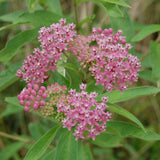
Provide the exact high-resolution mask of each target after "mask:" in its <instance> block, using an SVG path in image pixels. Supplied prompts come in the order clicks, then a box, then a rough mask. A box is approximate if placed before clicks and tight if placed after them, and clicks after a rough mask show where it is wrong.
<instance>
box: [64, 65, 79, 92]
mask: <svg viewBox="0 0 160 160" xmlns="http://www.w3.org/2000/svg"><path fill="white" fill-rule="evenodd" d="M64 67H65V69H66V72H67V76H68V77H69V79H70V88H72V89H77V91H79V90H80V89H79V85H80V84H81V83H82V81H81V78H80V76H79V74H78V73H79V71H78V70H77V69H76V67H75V66H74V65H73V64H70V63H68V64H66V65H65V66H64Z"/></svg>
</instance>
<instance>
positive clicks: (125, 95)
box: [97, 86, 160, 103]
mask: <svg viewBox="0 0 160 160" xmlns="http://www.w3.org/2000/svg"><path fill="white" fill-rule="evenodd" d="M158 92H160V88H156V87H152V86H142V87H135V88H129V89H128V90H124V91H123V92H122V93H121V92H120V91H112V92H107V93H104V94H101V95H99V96H98V97H97V100H101V97H103V96H104V95H105V96H108V99H109V102H111V103H116V102H123V101H126V100H129V99H132V98H136V97H141V96H148V95H152V94H154V95H155V94H157V93H158Z"/></svg>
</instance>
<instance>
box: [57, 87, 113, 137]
mask: <svg viewBox="0 0 160 160" xmlns="http://www.w3.org/2000/svg"><path fill="white" fill-rule="evenodd" d="M80 88H81V92H76V90H73V89H71V90H70V91H69V94H68V96H67V101H65V102H62V101H60V102H58V103H57V109H58V110H57V111H58V112H63V113H64V115H65V118H64V119H63V120H62V121H61V122H62V124H63V127H64V128H68V130H71V128H73V127H75V130H74V133H73V135H75V136H76V140H78V139H79V138H82V139H84V138H85V137H86V135H87V137H90V138H92V139H93V140H94V139H95V136H96V135H99V134H100V133H101V132H102V131H105V128H106V122H107V121H109V119H110V118H111V113H109V112H108V111H106V109H107V108H108V105H106V102H107V101H108V98H107V97H103V98H102V102H101V103H98V102H97V100H96V99H95V98H96V97H97V95H98V94H97V93H96V92H91V93H90V94H89V93H87V92H86V91H85V88H86V85H85V84H81V85H80Z"/></svg>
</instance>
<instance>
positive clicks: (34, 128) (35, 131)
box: [29, 122, 46, 141]
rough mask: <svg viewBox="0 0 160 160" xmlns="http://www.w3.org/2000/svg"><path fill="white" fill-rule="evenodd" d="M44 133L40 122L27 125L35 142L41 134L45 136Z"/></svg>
mask: <svg viewBox="0 0 160 160" xmlns="http://www.w3.org/2000/svg"><path fill="white" fill-rule="evenodd" d="M45 131H46V129H45V128H44V127H43V126H42V124H41V123H40V122H35V123H30V124H29V132H30V134H31V136H32V138H33V139H34V140H35V141H37V140H38V139H39V138H40V137H41V136H42V135H43V134H45Z"/></svg>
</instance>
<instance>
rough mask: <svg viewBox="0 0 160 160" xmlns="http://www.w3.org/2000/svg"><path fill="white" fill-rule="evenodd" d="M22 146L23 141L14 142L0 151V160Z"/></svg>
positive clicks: (4, 159)
mask: <svg viewBox="0 0 160 160" xmlns="http://www.w3.org/2000/svg"><path fill="white" fill-rule="evenodd" d="M23 146H24V143H23V142H15V143H12V144H10V145H9V146H8V147H6V148H5V149H3V150H2V151H1V152H0V157H1V160H8V159H10V158H11V157H12V156H13V155H14V154H15V153H16V152H18V151H19V150H20V149H21V148H22V147H23Z"/></svg>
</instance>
